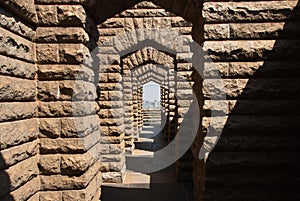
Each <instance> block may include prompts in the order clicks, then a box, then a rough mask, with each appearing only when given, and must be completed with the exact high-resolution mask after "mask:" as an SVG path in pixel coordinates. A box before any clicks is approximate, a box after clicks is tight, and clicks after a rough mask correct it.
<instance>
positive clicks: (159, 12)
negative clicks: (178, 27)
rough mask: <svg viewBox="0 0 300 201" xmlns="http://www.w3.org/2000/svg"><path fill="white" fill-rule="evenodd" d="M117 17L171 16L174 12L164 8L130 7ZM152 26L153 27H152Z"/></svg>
mask: <svg viewBox="0 0 300 201" xmlns="http://www.w3.org/2000/svg"><path fill="white" fill-rule="evenodd" d="M116 16H117V17H171V16H173V14H172V13H169V12H167V11H166V10H164V9H145V10H144V9H141V10H138V9H128V10H126V11H124V12H122V13H120V14H118V15H116ZM150 28H151V27H150Z"/></svg>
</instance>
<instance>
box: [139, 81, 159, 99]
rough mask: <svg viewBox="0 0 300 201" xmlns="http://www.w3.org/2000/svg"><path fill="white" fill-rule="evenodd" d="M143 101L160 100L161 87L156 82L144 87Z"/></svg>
mask: <svg viewBox="0 0 300 201" xmlns="http://www.w3.org/2000/svg"><path fill="white" fill-rule="evenodd" d="M143 100H144V101H150V102H152V101H154V100H157V101H159V100H160V86H159V85H158V84H156V83H155V82H148V83H147V84H145V85H144V86H143Z"/></svg>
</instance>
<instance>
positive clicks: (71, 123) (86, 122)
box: [61, 115, 99, 138]
mask: <svg viewBox="0 0 300 201" xmlns="http://www.w3.org/2000/svg"><path fill="white" fill-rule="evenodd" d="M61 121H62V132H61V134H62V137H73V138H76V137H84V136H87V135H89V134H91V133H93V132H95V131H97V130H98V128H99V117H98V116H97V115H95V116H87V117H75V118H74V117H73V118H63V119H62V120H61Z"/></svg>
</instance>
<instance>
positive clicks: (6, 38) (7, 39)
mask: <svg viewBox="0 0 300 201" xmlns="http://www.w3.org/2000/svg"><path fill="white" fill-rule="evenodd" d="M34 51H35V49H34V45H33V43H32V42H31V41H28V40H27V39H24V38H22V37H20V36H18V35H16V34H14V33H11V32H9V31H7V30H5V29H3V28H2V27H0V53H2V54H4V55H8V56H12V57H16V58H19V59H23V60H26V61H29V62H33V61H34Z"/></svg>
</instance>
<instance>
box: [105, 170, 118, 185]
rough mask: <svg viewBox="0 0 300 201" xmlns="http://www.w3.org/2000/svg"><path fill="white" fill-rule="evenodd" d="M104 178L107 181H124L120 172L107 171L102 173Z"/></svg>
mask: <svg viewBox="0 0 300 201" xmlns="http://www.w3.org/2000/svg"><path fill="white" fill-rule="evenodd" d="M102 180H103V182H106V183H122V181H123V175H122V173H120V172H105V173H102Z"/></svg>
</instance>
